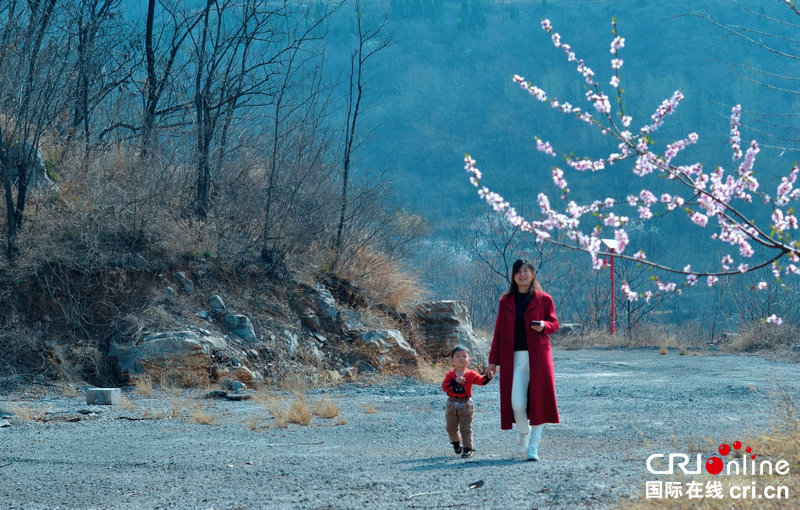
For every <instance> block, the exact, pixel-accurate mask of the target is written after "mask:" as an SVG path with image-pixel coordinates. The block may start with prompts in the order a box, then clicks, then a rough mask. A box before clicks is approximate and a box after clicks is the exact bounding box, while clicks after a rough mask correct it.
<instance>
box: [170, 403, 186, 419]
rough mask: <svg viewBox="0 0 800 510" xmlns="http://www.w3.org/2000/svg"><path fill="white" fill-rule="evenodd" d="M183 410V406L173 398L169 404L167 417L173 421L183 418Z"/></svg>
mask: <svg viewBox="0 0 800 510" xmlns="http://www.w3.org/2000/svg"><path fill="white" fill-rule="evenodd" d="M182 408H183V404H182V402H181V401H180V400H178V399H177V398H173V399H172V400H170V403H169V411H167V416H168V417H170V418H172V419H173V420H175V419H177V418H180V417H181V409H182Z"/></svg>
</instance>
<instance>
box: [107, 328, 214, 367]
mask: <svg viewBox="0 0 800 510" xmlns="http://www.w3.org/2000/svg"><path fill="white" fill-rule="evenodd" d="M222 342H224V340H223V339H219V338H214V337H203V336H201V335H199V334H198V333H196V332H194V331H189V330H187V331H171V332H161V333H153V334H150V335H146V336H145V337H143V338H142V340H141V342H140V343H138V344H133V345H125V344H118V343H116V342H111V345H110V346H109V350H108V356H109V358H111V359H112V360H113V361H115V363H116V367H117V369H118V371H119V374H120V375H121V376H123V377H128V378H130V377H137V376H141V375H142V374H144V373H145V372H146V371H148V370H153V369H164V368H171V369H175V370H178V371H190V370H193V371H201V372H205V373H207V372H208V371H209V370H210V368H211V359H210V357H209V352H210V350H211V349H212V348H213V346H214V345H215V344H216V345H224V344H223V343H222Z"/></svg>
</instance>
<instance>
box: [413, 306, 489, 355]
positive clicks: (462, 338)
mask: <svg viewBox="0 0 800 510" xmlns="http://www.w3.org/2000/svg"><path fill="white" fill-rule="evenodd" d="M467 312H468V310H467V305H466V304H465V303H464V302H463V301H453V300H445V301H429V302H426V303H423V304H422V305H420V306H419V307H418V308H417V310H416V317H417V320H418V325H419V332H420V335H421V336H422V338H423V340H424V342H425V347H426V350H427V351H428V352H429V353H430V354H432V355H434V356H448V355H449V354H450V351H451V350H453V347H455V346H456V345H457V344H461V345H463V346H465V347H467V348H468V349H469V350H470V357H471V358H472V360H473V362H474V363H476V364H478V365H484V364H486V362H487V361H488V357H489V349H490V348H491V346H492V342H491V340H490V339H488V338H484V337H479V336H478V335H476V334H475V332H474V331H473V330H472V321H470V319H469V315H468V313H467Z"/></svg>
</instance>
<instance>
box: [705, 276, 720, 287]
mask: <svg viewBox="0 0 800 510" xmlns="http://www.w3.org/2000/svg"><path fill="white" fill-rule="evenodd" d="M718 281H719V278H717V277H716V276H709V277H707V278H706V283H707V284H708V286H709V287H713V286H714V284H715V283H717V282H718Z"/></svg>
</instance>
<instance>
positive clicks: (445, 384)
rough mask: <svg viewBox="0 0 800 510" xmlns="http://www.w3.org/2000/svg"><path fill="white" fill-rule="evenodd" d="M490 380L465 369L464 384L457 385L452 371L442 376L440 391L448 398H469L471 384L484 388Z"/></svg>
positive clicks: (470, 395)
mask: <svg viewBox="0 0 800 510" xmlns="http://www.w3.org/2000/svg"><path fill="white" fill-rule="evenodd" d="M491 380H492V379H491V377H489V376H486V375H482V374H479V373H478V372H476V371H474V370H470V369H467V370H466V371H465V372H464V384H458V383H457V382H456V371H455V369H454V370H451V371H449V372H447V375H445V376H444V381H442V389H443V390H444V392H445V393H447V396H449V397H453V398H471V397H472V385H473V384H477V385H478V386H485V385H486V384H488V382H489V381H491Z"/></svg>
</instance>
